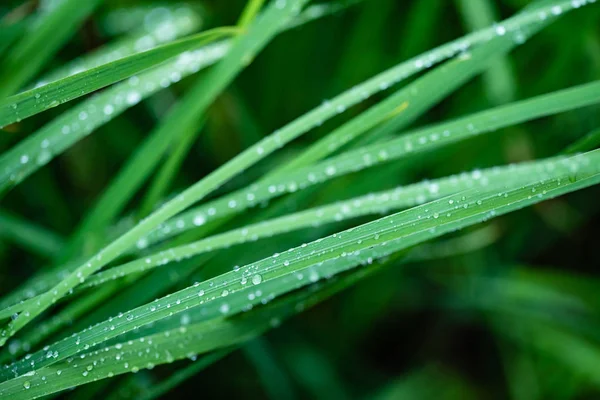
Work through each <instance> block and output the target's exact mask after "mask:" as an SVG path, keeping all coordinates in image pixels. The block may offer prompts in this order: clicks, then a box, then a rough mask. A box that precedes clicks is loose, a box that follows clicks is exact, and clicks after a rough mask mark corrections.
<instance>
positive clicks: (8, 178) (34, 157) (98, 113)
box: [0, 42, 229, 192]
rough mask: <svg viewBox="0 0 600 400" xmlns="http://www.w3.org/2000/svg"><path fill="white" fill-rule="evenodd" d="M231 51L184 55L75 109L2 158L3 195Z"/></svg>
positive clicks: (218, 48)
mask: <svg viewBox="0 0 600 400" xmlns="http://www.w3.org/2000/svg"><path fill="white" fill-rule="evenodd" d="M228 47H229V44H228V43H227V42H219V43H215V44H212V45H208V46H206V47H205V48H203V49H200V50H197V51H194V52H190V53H184V54H183V55H182V56H180V57H178V58H177V59H176V60H174V61H171V62H168V63H166V64H165V65H161V66H159V67H157V68H155V69H153V70H151V71H148V72H145V73H143V74H140V75H139V76H135V77H132V78H130V79H128V80H127V81H125V82H122V83H119V84H117V85H115V86H114V87H111V88H108V89H107V90H105V91H103V92H102V93H99V94H96V95H94V96H93V97H91V98H90V99H89V100H86V101H84V102H82V103H80V104H78V105H76V106H74V107H72V108H71V109H70V110H68V111H66V112H65V113H63V114H62V115H61V116H59V117H58V118H56V119H55V120H53V121H51V122H50V123H48V124H47V125H45V126H44V127H43V128H41V129H40V130H39V131H37V132H36V133H34V134H33V135H31V136H30V137H28V138H27V139H25V140H23V141H21V142H20V143H19V144H18V145H16V146H15V147H13V148H12V149H10V150H9V151H7V152H6V153H4V154H2V156H1V157H0V192H3V191H6V190H7V189H8V188H10V187H12V186H14V185H16V184H18V183H19V182H21V181H22V180H24V179H25V178H26V177H28V176H29V175H31V174H32V173H34V172H35V171H37V170H38V169H39V168H41V167H42V166H44V165H46V164H47V163H48V162H50V161H51V160H52V159H53V158H54V157H56V156H57V155H59V154H61V153H62V152H64V151H65V150H66V149H68V148H69V147H71V146H72V145H73V144H75V143H77V142H78V141H79V140H81V139H82V138H84V137H85V136H86V135H88V134H90V133H91V132H93V131H94V130H95V129H96V128H97V127H99V126H101V125H103V124H105V123H106V122H108V121H110V120H112V119H114V118H115V117H117V116H118V115H119V114H121V113H122V112H123V111H125V110H127V109H128V108H130V107H132V106H134V105H135V104H137V103H139V102H140V101H141V100H142V99H144V98H146V97H148V96H150V95H151V94H153V93H156V92H157V91H159V90H162V89H163V88H164V87H167V86H169V85H171V84H173V83H174V82H177V81H179V80H180V79H181V78H182V77H184V76H187V75H190V74H192V73H195V72H197V71H198V70H200V69H202V68H204V67H206V66H208V65H211V64H213V63H215V62H216V61H217V60H220V59H221V58H222V57H223V55H224V54H225V53H226V52H227V49H228Z"/></svg>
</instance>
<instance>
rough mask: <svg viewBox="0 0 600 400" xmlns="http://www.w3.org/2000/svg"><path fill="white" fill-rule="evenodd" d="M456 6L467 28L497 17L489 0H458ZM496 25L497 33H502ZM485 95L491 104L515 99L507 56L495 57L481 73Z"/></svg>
mask: <svg viewBox="0 0 600 400" xmlns="http://www.w3.org/2000/svg"><path fill="white" fill-rule="evenodd" d="M457 6H458V8H459V11H460V12H461V14H462V16H463V20H464V22H465V25H466V26H467V28H468V29H469V30H472V31H474V30H477V29H481V28H484V27H486V26H488V25H490V24H492V23H494V21H495V20H496V19H497V18H496V17H495V16H496V14H497V11H496V10H495V8H496V6H495V4H494V3H493V2H492V1H491V0H458V1H457ZM502 29H503V28H502V27H500V26H499V27H498V33H502V32H503V30H502ZM483 80H484V85H485V90H486V92H487V97H488V99H489V100H490V101H491V103H492V104H504V103H508V102H510V101H513V100H514V99H515V93H516V82H515V76H514V74H513V71H512V69H511V65H510V61H509V59H508V58H507V57H495V58H494V60H492V65H491V66H490V68H489V69H488V71H486V72H485V73H484V74H483Z"/></svg>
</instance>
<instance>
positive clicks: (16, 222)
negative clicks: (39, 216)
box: [0, 210, 64, 258]
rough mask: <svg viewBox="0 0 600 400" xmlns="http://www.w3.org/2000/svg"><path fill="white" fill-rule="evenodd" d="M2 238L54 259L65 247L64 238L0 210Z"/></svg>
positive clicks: (0, 233) (0, 235) (0, 236)
mask: <svg viewBox="0 0 600 400" xmlns="http://www.w3.org/2000/svg"><path fill="white" fill-rule="evenodd" d="M0 238H2V239H3V240H7V241H12V242H14V243H16V244H18V245H20V246H22V247H24V248H26V249H29V250H31V251H32V252H34V253H36V254H38V255H40V256H42V257H50V258H52V257H53V256H55V255H56V254H58V252H60V250H61V248H62V246H63V245H64V240H63V238H62V237H60V236H59V235H57V234H56V233H54V232H51V231H49V230H47V229H45V228H42V227H41V226H37V225H34V224H32V223H31V222H29V221H25V220H23V219H22V218H19V217H17V216H15V215H12V214H9V213H7V212H4V211H1V210H0Z"/></svg>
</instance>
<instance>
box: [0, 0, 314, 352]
mask: <svg viewBox="0 0 600 400" xmlns="http://www.w3.org/2000/svg"><path fill="white" fill-rule="evenodd" d="M303 3H304V0H295V1H288V2H286V3H285V4H282V3H277V2H276V3H272V4H271V5H270V6H269V8H268V9H267V10H266V11H265V12H264V14H262V15H261V16H260V17H259V18H258V19H257V20H256V21H255V23H254V24H253V25H252V26H251V27H250V28H249V31H248V33H247V34H246V35H243V36H240V37H239V38H238V40H237V41H236V42H235V43H234V45H233V46H232V48H231V49H230V51H229V52H228V54H227V57H226V58H225V60H224V61H223V62H222V63H220V64H219V65H218V67H217V68H215V69H213V70H211V71H210V73H209V74H207V75H206V76H204V77H203V79H205V85H199V86H197V89H196V90H197V91H198V92H200V93H199V95H200V96H199V99H198V102H197V103H195V104H194V105H195V109H196V111H198V112H200V113H201V112H202V111H203V110H204V109H205V108H206V107H207V106H208V105H209V104H210V102H212V100H213V99H214V98H215V97H216V96H217V95H218V94H219V93H220V92H221V90H223V88H224V87H225V86H226V85H227V84H229V83H230V81H231V80H232V79H233V78H234V77H235V76H236V75H237V73H238V72H239V70H240V68H239V63H240V61H245V62H246V63H247V62H250V61H251V59H252V57H254V56H255V54H256V53H257V52H258V51H259V50H260V48H261V47H263V46H264V45H265V44H266V42H267V41H268V40H269V39H270V38H272V37H273V36H274V35H275V34H276V33H277V31H278V30H279V29H280V28H281V27H282V26H283V24H284V22H286V21H287V20H289V19H290V18H291V17H292V16H294V15H297V14H298V13H299V12H300V10H301V7H302V5H303ZM185 111H187V110H185ZM180 113H181V114H183V115H182V117H183V118H185V119H186V120H188V121H191V122H192V123H193V122H194V121H195V120H196V119H198V118H200V116H199V115H198V114H191V113H187V112H186V113H184V112H183V111H179V112H178V114H180ZM179 122H182V121H179ZM271 142H272V143H273V142H277V143H279V140H277V139H275V140H273V139H271ZM245 154H246V158H248V159H249V161H253V160H254V159H255V157H253V156H250V154H252V155H254V154H255V151H254V150H253V151H252V152H246V153H245ZM243 156H244V154H242V155H241V156H240V158H241V159H242V160H240V161H241V164H243V163H244V161H243V158H244V157H243ZM233 164H234V165H233V166H232V165H231V164H230V165H228V166H227V165H226V166H225V167H224V168H222V169H220V170H217V171H215V173H214V174H213V175H212V176H209V177H207V178H206V179H204V180H203V181H202V182H199V183H198V184H196V185H194V186H192V187H190V188H189V189H188V190H187V191H186V192H185V193H183V194H181V195H180V196H178V197H177V198H176V199H174V200H173V201H171V202H169V203H168V204H166V205H165V206H163V207H162V208H161V209H159V210H157V211H156V212H155V213H153V214H152V215H150V216H149V217H147V218H146V219H144V220H143V221H141V222H140V223H139V224H138V225H137V226H136V227H135V228H133V229H132V230H130V231H129V232H128V233H126V234H125V235H123V236H121V237H120V238H119V239H117V240H116V241H114V242H113V243H112V244H110V245H108V246H107V247H106V248H104V249H103V250H102V251H100V252H99V253H98V254H97V255H96V256H94V257H93V258H91V259H89V260H88V262H86V263H84V264H83V265H81V266H80V267H79V268H77V270H75V271H74V272H73V273H72V274H71V275H69V277H67V278H66V279H64V280H63V281H62V282H61V283H60V284H59V285H57V286H55V287H54V288H53V289H51V290H50V291H49V292H47V293H46V294H45V295H43V296H45V298H44V299H43V300H42V301H40V302H39V304H36V305H34V306H32V307H31V308H30V309H28V310H26V311H24V312H23V313H21V314H19V316H18V317H16V318H15V319H14V320H13V321H11V322H10V324H9V326H8V327H7V328H6V329H4V330H2V332H1V333H0V344H4V343H5V342H6V340H7V339H8V337H10V336H12V335H13V334H14V333H15V332H16V331H17V330H19V329H20V328H22V327H23V326H24V325H26V324H27V323H28V322H29V321H31V319H33V318H35V317H36V316H37V315H39V314H40V313H41V312H42V311H44V310H45V309H46V308H48V307H49V306H50V305H51V304H52V303H54V302H55V301H56V300H58V299H59V298H60V297H62V296H63V295H64V294H65V293H67V292H68V291H69V290H71V289H72V288H73V287H75V286H77V285H78V284H79V283H81V281H82V279H83V280H85V278H86V277H87V276H89V275H91V274H92V273H94V272H96V271H97V270H98V269H100V268H102V267H103V266H104V265H106V264H107V263H109V262H110V261H112V260H113V259H115V258H116V257H118V256H119V255H120V254H122V253H123V252H124V251H126V250H127V249H128V248H129V247H130V246H131V245H133V244H135V242H136V241H137V240H138V239H139V238H140V237H141V236H142V235H143V234H144V233H145V232H146V231H147V230H148V229H149V228H151V227H153V226H156V225H158V224H159V223H161V222H163V221H165V220H166V219H168V218H169V217H171V216H173V215H175V214H177V213H178V212H180V211H182V210H184V209H185V208H186V207H188V206H189V205H190V204H193V203H194V202H196V201H198V200H200V199H201V198H202V197H204V196H205V195H206V194H208V193H210V191H212V190H214V189H215V188H216V187H218V186H220V184H221V183H222V182H223V181H225V180H226V179H227V178H228V177H230V176H232V175H234V174H235V173H236V172H238V171H239V166H236V165H235V163H233ZM241 167H242V168H243V165H242V166H241Z"/></svg>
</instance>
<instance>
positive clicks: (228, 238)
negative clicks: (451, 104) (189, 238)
mask: <svg viewBox="0 0 600 400" xmlns="http://www.w3.org/2000/svg"><path fill="white" fill-rule="evenodd" d="M564 160H565V158H557V159H549V160H543V161H537V162H533V163H524V164H522V165H510V166H508V167H494V168H489V169H484V170H476V171H474V172H472V173H470V174H468V173H463V174H460V175H453V176H449V177H445V178H440V179H434V180H431V181H425V182H420V183H415V184H412V185H407V186H401V187H398V188H394V189H391V190H386V191H383V192H378V193H371V194H368V195H364V196H360V197H355V198H351V199H348V200H345V201H340V202H337V203H333V204H328V205H325V206H319V207H314V208H311V209H307V210H303V211H299V212H295V213H291V214H287V215H283V216H281V217H277V218H273V219H267V220H263V221H260V222H257V223H255V224H251V225H247V226H242V227H240V228H237V229H233V230H230V231H227V232H223V233H220V234H217V235H213V236H210V237H208V238H205V239H202V240H199V241H196V242H192V243H188V244H185V245H181V246H177V247H170V248H168V249H166V250H162V251H159V252H157V253H152V254H148V255H146V256H145V257H143V258H140V259H137V260H134V261H131V262H128V263H126V264H124V265H120V266H116V267H113V268H110V269H108V270H106V271H102V272H99V273H97V274H95V275H92V276H90V277H89V278H88V279H87V280H86V282H85V283H83V284H82V285H80V286H79V289H84V288H87V287H91V286H95V285H98V284H101V283H104V282H108V281H110V280H113V279H118V278H122V277H124V276H127V275H129V274H132V273H138V272H141V271H147V270H150V269H152V268H157V267H162V266H164V265H167V264H168V263H170V262H178V261H180V260H183V259H187V258H189V257H192V256H196V255H198V254H202V253H205V252H211V251H215V250H218V249H223V248H229V247H231V246H233V245H237V244H241V243H246V242H249V241H255V240H258V239H262V238H265V237H272V236H275V235H279V234H282V233H288V232H292V231H295V230H300V229H304V228H310V227H312V228H315V227H318V226H321V225H324V224H328V223H333V222H340V221H344V220H348V219H351V218H356V217H361V216H366V215H373V214H382V213H388V212H391V211H394V210H399V209H403V208H408V207H412V206H416V205H419V204H423V203H426V202H428V201H432V200H435V199H439V198H441V197H445V196H449V195H452V194H456V193H458V192H461V191H464V190H468V189H471V188H473V187H481V188H482V189H485V188H491V187H502V186H503V185H510V186H518V185H520V184H523V183H526V182H528V181H532V180H534V179H537V180H539V181H543V180H545V179H549V178H551V177H552V172H551V171H553V170H555V169H557V168H561V162H564ZM480 239H481V240H482V241H483V242H484V243H485V242H486V239H485V237H484V236H483V235H482V237H481V238H480ZM453 245H454V246H456V248H457V249H459V247H458V243H453ZM472 245H473V246H479V243H478V240H474V241H473V243H472ZM23 308H24V306H23V305H19V306H18V308H17V309H15V308H12V309H10V310H7V311H2V312H1V313H0V315H3V316H7V315H10V314H12V313H13V312H15V310H16V311H19V310H20V309H23Z"/></svg>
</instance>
